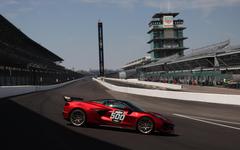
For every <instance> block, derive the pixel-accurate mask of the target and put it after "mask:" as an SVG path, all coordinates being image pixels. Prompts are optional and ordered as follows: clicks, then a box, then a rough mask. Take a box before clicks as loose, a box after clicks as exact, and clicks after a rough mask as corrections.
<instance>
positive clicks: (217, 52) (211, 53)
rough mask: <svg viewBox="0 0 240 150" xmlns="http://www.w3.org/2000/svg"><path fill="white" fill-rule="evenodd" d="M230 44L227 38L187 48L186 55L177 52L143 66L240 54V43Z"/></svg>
mask: <svg viewBox="0 0 240 150" xmlns="http://www.w3.org/2000/svg"><path fill="white" fill-rule="evenodd" d="M229 44H230V41H229V40H227V41H223V42H220V43H216V44H212V45H208V46H205V47H202V48H198V49H192V50H187V52H186V53H185V55H184V56H179V55H178V54H175V55H172V56H169V57H165V58H161V59H159V60H158V61H157V62H152V63H150V64H147V65H144V66H141V68H148V67H154V66H159V65H164V64H174V63H180V62H187V61H192V60H198V59H205V58H213V57H222V56H228V55H232V54H240V45H239V46H230V45H229Z"/></svg>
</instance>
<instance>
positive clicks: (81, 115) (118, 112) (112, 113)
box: [63, 96, 174, 134]
mask: <svg viewBox="0 0 240 150" xmlns="http://www.w3.org/2000/svg"><path fill="white" fill-rule="evenodd" d="M64 99H65V101H66V103H65V105H64V110H63V117H64V119H66V120H68V121H70V122H71V123H72V124H73V125H74V126H84V125H87V124H93V125H99V126H109V127H117V128H128V129H134V130H137V131H139V132H141V133H143V134H150V133H152V132H155V131H157V132H161V133H173V132H174V124H173V123H172V121H170V120H169V119H167V118H166V117H163V116H162V115H161V114H159V113H154V112H145V111H143V110H142V109H140V108H138V107H137V106H135V105H133V104H132V103H130V102H128V101H124V100H117V99H99V100H83V99H81V98H74V97H68V96H64Z"/></svg>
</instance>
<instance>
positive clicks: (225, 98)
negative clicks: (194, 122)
mask: <svg viewBox="0 0 240 150" xmlns="http://www.w3.org/2000/svg"><path fill="white" fill-rule="evenodd" d="M93 80H94V81H97V82H98V83H100V84H102V85H103V86H105V87H106V88H108V89H110V90H113V91H118V92H123V93H129V94H137V95H143V96H151V97H160V98H169V99H176V100H184V101H197V102H207V103H217V104H229V105H240V95H227V94H208V93H193V92H181V91H165V90H155V89H141V88H130V87H121V86H116V85H112V84H109V83H106V82H104V81H102V80H100V79H95V78H93Z"/></svg>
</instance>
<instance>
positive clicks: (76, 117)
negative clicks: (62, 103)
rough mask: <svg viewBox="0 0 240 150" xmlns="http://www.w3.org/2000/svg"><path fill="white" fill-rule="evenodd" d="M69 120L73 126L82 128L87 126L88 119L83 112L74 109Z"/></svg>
mask: <svg viewBox="0 0 240 150" xmlns="http://www.w3.org/2000/svg"><path fill="white" fill-rule="evenodd" d="M69 120H70V122H71V123H72V125H74V126H77V127H80V126H84V125H85V124H86V120H87V117H86V114H85V112H84V111H83V110H81V109H74V110H73V111H72V112H71V114H70V119H69Z"/></svg>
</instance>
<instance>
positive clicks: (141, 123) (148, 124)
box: [137, 117, 154, 134]
mask: <svg viewBox="0 0 240 150" xmlns="http://www.w3.org/2000/svg"><path fill="white" fill-rule="evenodd" d="M137 130H138V131H139V132H141V133H143V134H150V133H152V132H153V130H154V122H153V120H152V119H151V118H149V117H142V118H140V119H139V120H138V122H137Z"/></svg>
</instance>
